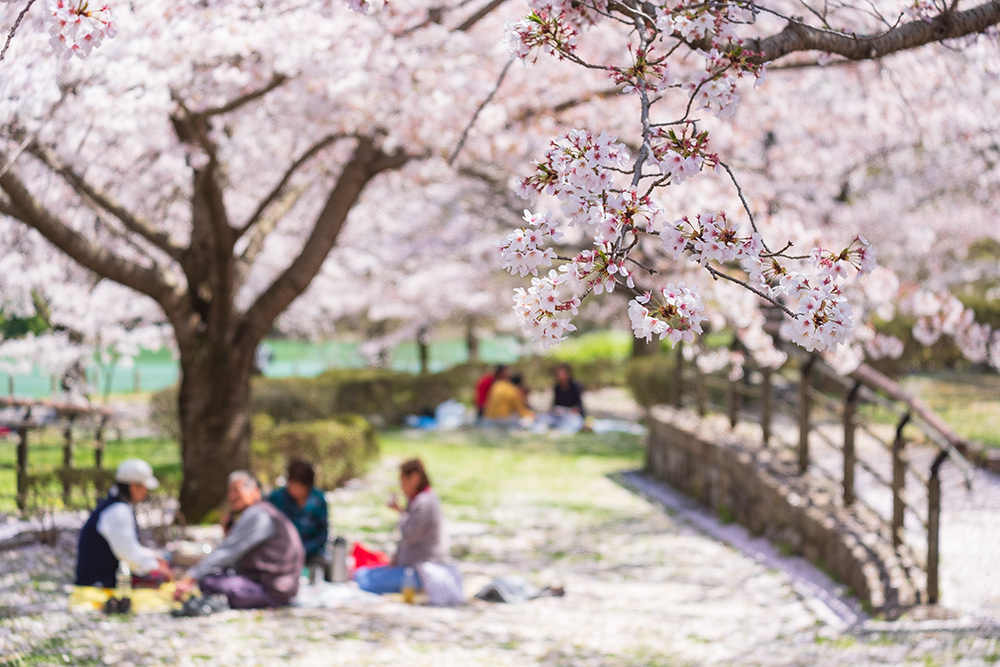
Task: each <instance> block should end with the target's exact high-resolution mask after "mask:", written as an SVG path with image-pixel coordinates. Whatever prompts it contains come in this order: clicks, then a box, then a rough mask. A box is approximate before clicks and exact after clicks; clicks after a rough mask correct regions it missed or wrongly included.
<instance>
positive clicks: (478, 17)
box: [455, 0, 507, 32]
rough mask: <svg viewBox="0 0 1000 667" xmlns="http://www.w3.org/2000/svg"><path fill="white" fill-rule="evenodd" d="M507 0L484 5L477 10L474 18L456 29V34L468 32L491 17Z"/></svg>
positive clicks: (466, 20) (494, 0)
mask: <svg viewBox="0 0 1000 667" xmlns="http://www.w3.org/2000/svg"><path fill="white" fill-rule="evenodd" d="M506 1H507V0H490V1H489V2H487V3H486V4H485V5H483V6H482V7H481V8H480V9H479V10H477V11H476V12H475V13H474V14H473V15H472V16H470V17H469V18H467V19H465V20H464V21H462V24H461V25H460V26H458V27H457V28H455V32H467V31H468V30H470V29H471V28H472V26H474V25H476V24H477V23H479V22H480V21H482V20H483V19H484V18H486V17H487V16H489V14H490V12H492V11H493V10H494V9H496V8H497V7H499V6H500V5H502V4H503V3H505V2H506Z"/></svg>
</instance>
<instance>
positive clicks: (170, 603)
mask: <svg viewBox="0 0 1000 667" xmlns="http://www.w3.org/2000/svg"><path fill="white" fill-rule="evenodd" d="M114 592H115V590H114V589H113V588H95V587H93V586H74V587H73V592H71V593H70V594H69V610H70V611H94V610H98V611H100V610H101V609H104V603H105V602H107V601H108V598H110V597H111V596H112V595H113V594H114ZM193 592H194V594H195V595H200V593H199V592H198V590H197V589H195V590H194V591H193ZM180 607H181V603H180V602H176V601H175V600H174V582H172V581H171V582H168V583H165V584H161V585H160V587H159V588H134V589H132V612H133V613H135V614H162V613H166V612H168V611H170V610H172V609H180Z"/></svg>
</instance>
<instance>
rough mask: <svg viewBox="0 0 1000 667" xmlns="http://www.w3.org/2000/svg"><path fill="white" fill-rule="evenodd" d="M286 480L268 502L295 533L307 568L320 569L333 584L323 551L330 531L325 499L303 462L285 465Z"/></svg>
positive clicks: (311, 472)
mask: <svg viewBox="0 0 1000 667" xmlns="http://www.w3.org/2000/svg"><path fill="white" fill-rule="evenodd" d="M286 479H287V481H286V482H285V486H284V487H282V488H279V489H275V490H274V491H272V492H271V494H270V495H269V496H268V497H267V500H268V502H270V503H271V504H272V505H274V506H275V507H277V508H278V509H279V510H281V511H282V512H284V514H285V516H287V517H288V518H289V520H290V521H291V522H292V523H293V524H294V525H295V527H296V528H297V529H298V531H299V537H301V538H302V546H303V547H304V548H305V550H306V567H309V568H312V567H315V566H320V567H322V568H323V572H324V574H325V576H326V579H327V580H328V581H329V580H332V579H333V573H332V571H331V563H330V555H329V554H328V553H327V549H326V543H327V539H328V538H329V531H330V523H329V519H328V515H327V507H326V496H324V495H323V492H322V491H321V490H320V489H317V488H316V487H315V486H314V484H315V482H316V473H315V471H314V470H313V467H312V466H311V465H309V464H308V463H306V462H305V461H301V460H294V461H292V462H291V463H290V464H289V465H288V475H287V478H286Z"/></svg>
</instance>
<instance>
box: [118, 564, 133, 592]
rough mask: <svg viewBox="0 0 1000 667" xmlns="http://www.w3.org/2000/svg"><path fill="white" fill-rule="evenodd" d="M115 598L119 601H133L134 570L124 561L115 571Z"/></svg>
mask: <svg viewBox="0 0 1000 667" xmlns="http://www.w3.org/2000/svg"><path fill="white" fill-rule="evenodd" d="M115 597H116V598H118V599H119V600H131V599H132V570H131V569H129V566H128V563H126V562H125V561H123V560H120V561H118V569H117V570H116V571H115Z"/></svg>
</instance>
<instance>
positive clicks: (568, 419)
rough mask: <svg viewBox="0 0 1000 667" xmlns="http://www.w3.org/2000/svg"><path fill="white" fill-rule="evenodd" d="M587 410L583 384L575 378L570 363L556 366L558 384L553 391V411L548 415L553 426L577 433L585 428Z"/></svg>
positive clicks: (549, 423) (550, 424)
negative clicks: (584, 401) (584, 403)
mask: <svg viewBox="0 0 1000 667" xmlns="http://www.w3.org/2000/svg"><path fill="white" fill-rule="evenodd" d="M586 417H587V411H586V409H585V408H584V407H583V386H582V385H581V384H580V383H579V382H577V381H576V380H574V379H573V370H572V369H571V368H570V366H569V364H559V365H558V366H557V367H556V384H555V387H553V391H552V412H551V413H550V414H549V417H548V425H549V426H550V427H551V428H554V429H558V430H560V431H565V432H569V433H576V432H577V431H579V430H581V429H582V428H584V420H585V419H586Z"/></svg>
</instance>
